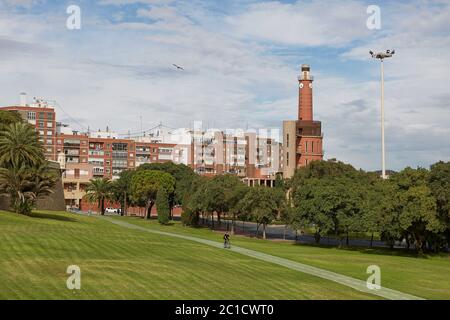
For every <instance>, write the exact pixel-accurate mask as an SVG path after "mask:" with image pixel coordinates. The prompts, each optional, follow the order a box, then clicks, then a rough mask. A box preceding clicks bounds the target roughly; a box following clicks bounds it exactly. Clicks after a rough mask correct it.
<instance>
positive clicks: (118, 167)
mask: <svg viewBox="0 0 450 320" xmlns="http://www.w3.org/2000/svg"><path fill="white" fill-rule="evenodd" d="M20 100H21V102H20V105H18V106H9V107H1V108H0V109H3V110H15V111H18V112H19V113H20V115H21V116H22V118H23V119H24V120H25V121H27V122H28V123H30V124H32V125H33V126H34V127H35V129H36V131H37V132H38V134H39V139H40V141H41V142H42V144H43V146H44V149H45V156H46V158H47V159H48V160H53V161H58V162H59V163H60V166H61V168H62V169H63V170H65V172H64V173H63V176H62V180H63V185H64V195H65V199H66V205H67V206H68V207H77V208H80V207H81V204H82V201H83V197H84V195H85V189H86V185H87V184H88V183H89V181H90V180H91V179H95V178H109V179H118V178H119V175H120V173H121V172H122V171H124V170H127V169H134V168H137V167H139V166H141V165H143V164H146V163H162V162H170V161H171V162H174V163H177V164H180V163H182V164H185V165H187V166H190V167H191V168H192V169H193V170H194V171H195V172H197V173H198V174H201V175H206V176H214V175H217V174H235V175H237V176H239V177H241V178H242V179H243V181H246V182H247V183H248V184H249V185H259V184H264V185H269V186H270V185H273V181H274V180H275V176H276V174H277V173H279V172H281V170H282V163H283V159H282V157H283V152H282V151H281V150H282V146H281V144H280V143H279V142H277V141H276V139H274V138H267V137H263V136H260V135H258V134H256V133H245V132H243V131H236V132H227V131H226V132H224V131H222V130H217V129H214V130H203V129H194V130H192V129H185V128H182V129H176V130H170V131H168V130H163V129H162V126H161V127H159V128H157V129H156V130H155V132H153V133H151V134H148V135H142V136H140V137H134V138H131V137H128V138H120V137H119V135H118V134H117V133H115V132H113V131H111V130H109V129H108V128H107V129H106V130H105V131H101V130H98V131H92V132H88V133H80V132H77V131H75V130H72V129H71V128H70V127H69V125H66V124H63V123H60V122H56V112H55V110H54V108H53V107H51V106H50V105H49V104H48V103H47V102H45V101H43V100H39V99H35V101H34V103H32V104H27V103H26V96H25V94H21V97H20Z"/></svg>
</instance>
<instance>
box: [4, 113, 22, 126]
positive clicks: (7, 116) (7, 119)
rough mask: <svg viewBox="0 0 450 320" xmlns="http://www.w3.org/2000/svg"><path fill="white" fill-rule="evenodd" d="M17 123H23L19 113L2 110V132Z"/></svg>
mask: <svg viewBox="0 0 450 320" xmlns="http://www.w3.org/2000/svg"><path fill="white" fill-rule="evenodd" d="M17 122H23V120H22V117H21V116H20V114H19V112H17V111H9V110H0V130H3V129H4V127H7V126H9V125H10V124H13V123H17Z"/></svg>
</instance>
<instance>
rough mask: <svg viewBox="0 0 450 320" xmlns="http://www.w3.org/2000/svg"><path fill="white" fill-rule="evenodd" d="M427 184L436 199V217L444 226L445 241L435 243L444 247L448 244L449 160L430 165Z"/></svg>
mask: <svg viewBox="0 0 450 320" xmlns="http://www.w3.org/2000/svg"><path fill="white" fill-rule="evenodd" d="M428 186H429V188H430V190H431V193H432V194H433V196H434V197H435V199H436V210H437V214H438V218H439V220H440V221H441V222H442V224H443V225H444V226H445V228H446V230H445V231H444V232H443V234H442V237H443V238H444V239H445V242H446V243H440V244H437V245H440V246H441V247H445V245H449V244H450V162H442V161H440V162H438V163H435V164H433V165H432V166H431V169H430V174H429V177H428ZM438 242H439V240H438Z"/></svg>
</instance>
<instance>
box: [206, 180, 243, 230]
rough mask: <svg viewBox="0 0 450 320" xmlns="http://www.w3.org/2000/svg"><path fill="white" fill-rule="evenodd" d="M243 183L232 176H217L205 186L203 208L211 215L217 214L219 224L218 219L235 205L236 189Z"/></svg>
mask: <svg viewBox="0 0 450 320" xmlns="http://www.w3.org/2000/svg"><path fill="white" fill-rule="evenodd" d="M239 185H243V183H242V182H241V181H240V180H239V178H238V177H236V176H233V175H218V176H215V177H213V178H212V179H210V180H208V182H207V183H206V185H205V194H204V197H205V203H204V204H205V207H206V210H207V211H209V212H210V213H211V214H213V213H214V212H216V213H217V220H218V223H219V224H220V217H221V215H222V214H224V213H228V212H229V211H230V210H231V208H232V206H233V205H234V204H235V202H236V201H235V199H234V197H235V194H234V193H235V192H236V188H237V187H238V186H239Z"/></svg>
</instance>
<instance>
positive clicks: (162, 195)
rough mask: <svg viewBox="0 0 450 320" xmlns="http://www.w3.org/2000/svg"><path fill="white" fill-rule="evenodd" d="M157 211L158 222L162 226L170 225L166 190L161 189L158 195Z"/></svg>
mask: <svg viewBox="0 0 450 320" xmlns="http://www.w3.org/2000/svg"><path fill="white" fill-rule="evenodd" d="M156 209H157V210H158V221H159V223H160V224H168V223H169V217H170V208H169V199H168V196H167V192H166V189H164V188H163V187H160V188H159V189H158V193H157V195H156Z"/></svg>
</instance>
